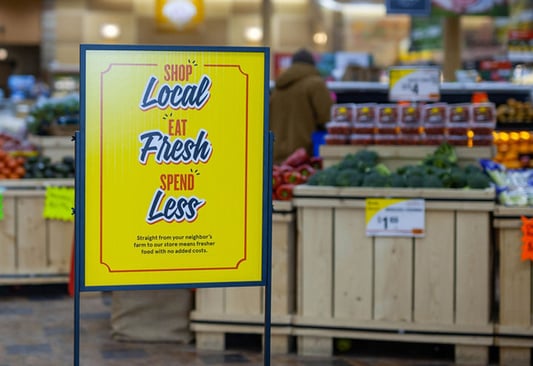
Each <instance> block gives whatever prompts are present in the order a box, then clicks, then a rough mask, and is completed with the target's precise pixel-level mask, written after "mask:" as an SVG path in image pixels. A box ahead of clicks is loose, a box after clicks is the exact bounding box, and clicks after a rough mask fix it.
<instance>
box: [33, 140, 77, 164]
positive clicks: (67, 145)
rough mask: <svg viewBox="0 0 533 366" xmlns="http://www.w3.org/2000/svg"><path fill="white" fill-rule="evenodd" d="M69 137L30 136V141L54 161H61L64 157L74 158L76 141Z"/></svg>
mask: <svg viewBox="0 0 533 366" xmlns="http://www.w3.org/2000/svg"><path fill="white" fill-rule="evenodd" d="M72 135H74V133H72V134H70V135H69V136H36V135H30V136H29V138H28V140H29V141H30V142H31V143H32V144H34V145H35V146H37V148H38V149H39V151H40V152H41V153H42V154H43V155H44V156H48V157H49V158H50V159H51V160H52V161H54V162H55V161H61V159H62V158H63V157H64V156H70V157H74V148H75V146H74V141H72Z"/></svg>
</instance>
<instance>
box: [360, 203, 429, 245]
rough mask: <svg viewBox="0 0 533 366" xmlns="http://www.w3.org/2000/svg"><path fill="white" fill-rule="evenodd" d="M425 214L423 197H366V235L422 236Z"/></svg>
mask: <svg viewBox="0 0 533 366" xmlns="http://www.w3.org/2000/svg"><path fill="white" fill-rule="evenodd" d="M425 216H426V215H425V201H424V200H423V199H402V198H367V199H366V206H365V217H366V235H367V236H410V237H423V236H424V233H425Z"/></svg>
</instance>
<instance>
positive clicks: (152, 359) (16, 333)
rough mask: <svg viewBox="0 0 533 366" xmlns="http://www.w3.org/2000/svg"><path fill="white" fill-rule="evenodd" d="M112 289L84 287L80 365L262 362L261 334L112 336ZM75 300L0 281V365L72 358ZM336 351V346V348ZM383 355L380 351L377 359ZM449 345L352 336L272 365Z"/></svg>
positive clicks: (61, 290)
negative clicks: (320, 352) (216, 339)
mask: <svg viewBox="0 0 533 366" xmlns="http://www.w3.org/2000/svg"><path fill="white" fill-rule="evenodd" d="M111 298H112V297H111V295H110V294H109V293H100V292H97V293H93V292H90V293H85V292H84V293H82V294H81V301H80V352H79V365H80V366H119V365H120V366H137V365H143V366H144V365H148V366H173V365H180V366H181V365H183V366H192V365H195V366H217V365H224V366H232V365H235V366H237V365H238V366H252V365H253V366H261V365H264V364H265V362H264V359H263V355H262V353H261V351H260V339H259V340H257V342H254V339H253V337H250V336H242V335H241V336H239V335H235V336H232V337H229V338H228V339H227V350H226V351H223V352H211V351H210V352H207V351H197V350H196V349H195V346H194V344H186V345H183V344H176V343H140V342H119V341H116V340H113V339H112V338H111V336H110V331H111V329H110V314H111ZM73 324H74V300H73V298H72V297H70V296H68V294H67V288H66V286H62V285H54V286H50V285H46V286H5V287H0V366H64V365H65V366H66V365H73V364H74V356H73V354H74V342H73V334H74V330H73V329H74V326H73ZM337 353H338V352H337ZM378 355H379V357H378ZM452 357H453V349H451V350H450V349H449V348H446V347H445V346H436V345H420V346H419V347H414V348H413V346H412V345H411V346H409V347H406V346H405V345H401V344H400V345H398V344H395V345H394V344H392V345H391V344H380V343H377V342H366V343H365V342H357V343H355V342H352V343H351V350H350V351H346V352H344V353H339V354H336V355H334V356H333V357H329V358H323V357H302V356H298V355H296V354H295V353H294V352H291V353H289V354H287V355H272V357H271V360H270V361H271V362H270V364H271V365H275V366H354V365H357V366H366V365H376V366H392V365H398V366H408V365H413V366H414V365H416V366H422V365H423V366H449V365H453V364H454V363H453V362H452V361H451V359H452Z"/></svg>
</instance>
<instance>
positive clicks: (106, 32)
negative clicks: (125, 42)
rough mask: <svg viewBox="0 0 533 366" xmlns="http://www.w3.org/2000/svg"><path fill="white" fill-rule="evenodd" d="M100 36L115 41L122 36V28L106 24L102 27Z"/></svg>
mask: <svg viewBox="0 0 533 366" xmlns="http://www.w3.org/2000/svg"><path fill="white" fill-rule="evenodd" d="M100 35H101V36H102V37H103V38H105V39H115V38H118V36H120V27H119V26H118V24H114V23H106V24H102V26H101V27H100Z"/></svg>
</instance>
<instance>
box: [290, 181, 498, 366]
mask: <svg viewBox="0 0 533 366" xmlns="http://www.w3.org/2000/svg"><path fill="white" fill-rule="evenodd" d="M494 196H495V193H494V190H492V189H488V190H451V189H409V188H400V189H395V188H394V189H393V188H391V189H385V188H375V189H372V188H337V187H312V186H306V185H302V186H298V187H296V189H295V196H294V198H293V204H294V205H295V207H296V209H297V238H298V240H297V253H298V257H297V266H298V270H297V312H296V315H295V316H294V320H293V327H294V329H293V332H294V334H295V335H296V339H297V347H298V352H299V353H300V354H302V355H331V354H332V352H333V343H334V342H333V340H334V339H335V338H348V339H366V340H386V341H406V342H430V343H441V344H453V345H454V348H455V352H456V355H455V357H456V360H457V361H459V362H469V361H473V362H476V363H479V364H485V363H486V362H485V361H488V347H489V346H490V345H491V344H492V330H493V328H492V322H491V316H490V306H491V291H490V289H491V221H490V215H491V213H492V210H493V208H494ZM369 197H375V198H386V197H395V198H422V199H424V207H425V209H424V211H425V236H424V237H422V238H412V237H381V236H380V237H377V236H376V237H368V236H366V223H365V199H366V198H369Z"/></svg>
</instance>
